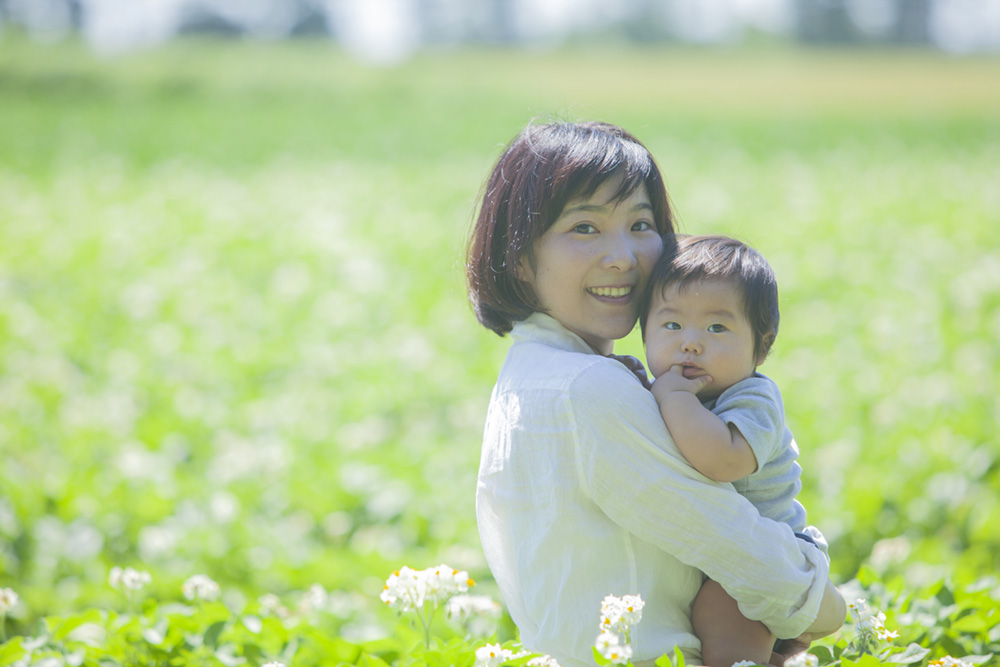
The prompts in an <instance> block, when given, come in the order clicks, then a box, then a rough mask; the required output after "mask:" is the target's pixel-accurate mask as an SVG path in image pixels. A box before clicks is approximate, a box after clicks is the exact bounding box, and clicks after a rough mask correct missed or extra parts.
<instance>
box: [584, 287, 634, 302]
mask: <svg viewBox="0 0 1000 667" xmlns="http://www.w3.org/2000/svg"><path fill="white" fill-rule="evenodd" d="M587 291H588V292H590V293H591V294H593V295H594V296H596V297H599V298H602V299H616V300H625V297H628V298H629V299H631V295H632V286H631V285H626V286H625V287H588V288H587Z"/></svg>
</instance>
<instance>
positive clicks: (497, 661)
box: [476, 644, 514, 667]
mask: <svg viewBox="0 0 1000 667" xmlns="http://www.w3.org/2000/svg"><path fill="white" fill-rule="evenodd" d="M513 659H514V652H513V651H511V650H510V649H506V648H504V647H502V646H500V644H486V645H485V646H480V647H479V648H477V649H476V667H499V666H500V665H502V664H503V663H505V662H507V661H508V660H513Z"/></svg>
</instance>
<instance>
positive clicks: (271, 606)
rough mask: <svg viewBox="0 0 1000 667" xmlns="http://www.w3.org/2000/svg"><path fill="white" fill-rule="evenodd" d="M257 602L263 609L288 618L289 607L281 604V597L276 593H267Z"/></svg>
mask: <svg viewBox="0 0 1000 667" xmlns="http://www.w3.org/2000/svg"><path fill="white" fill-rule="evenodd" d="M257 602H258V603H259V604H260V608H261V610H262V611H264V612H266V613H270V614H274V615H275V616H277V617H278V618H287V617H288V609H286V608H285V605H283V604H281V598H279V597H278V596H277V595H275V594H274V593H265V594H264V595H261V596H260V597H259V598H257Z"/></svg>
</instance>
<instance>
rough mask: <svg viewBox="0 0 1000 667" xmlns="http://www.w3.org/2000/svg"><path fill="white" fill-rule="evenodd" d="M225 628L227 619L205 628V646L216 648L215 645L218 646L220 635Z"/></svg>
mask: <svg viewBox="0 0 1000 667" xmlns="http://www.w3.org/2000/svg"><path fill="white" fill-rule="evenodd" d="M225 628H226V621H216V622H215V623H213V624H212V625H210V626H208V629H207V630H205V639H204V644H205V646H207V647H209V648H211V649H213V650H214V649H215V647H216V646H218V644H219V635H221V634H222V631H223V630H224V629H225Z"/></svg>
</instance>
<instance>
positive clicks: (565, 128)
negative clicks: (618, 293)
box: [465, 122, 673, 336]
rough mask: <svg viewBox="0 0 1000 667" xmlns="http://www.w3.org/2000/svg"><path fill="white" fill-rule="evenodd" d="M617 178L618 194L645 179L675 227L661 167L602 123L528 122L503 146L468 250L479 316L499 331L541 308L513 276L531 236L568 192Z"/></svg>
mask: <svg viewBox="0 0 1000 667" xmlns="http://www.w3.org/2000/svg"><path fill="white" fill-rule="evenodd" d="M619 175H620V176H621V177H622V182H621V185H620V186H619V188H618V191H617V192H616V193H615V196H614V199H615V201H622V200H624V199H627V198H628V197H629V196H630V195H631V194H632V193H633V192H635V190H636V188H638V187H640V186H645V188H646V194H647V195H648V196H649V200H650V203H651V204H652V206H653V217H654V220H655V224H656V228H657V230H658V231H659V232H660V234H661V235H662V236H664V237H665V245H667V244H668V243H669V239H670V238H672V234H673V220H672V216H671V213H670V204H669V201H668V199H667V191H666V187H665V186H664V184H663V177H662V176H661V175H660V170H659V168H658V167H657V166H656V162H655V161H654V160H653V156H652V155H650V154H649V151H648V150H646V147H645V146H643V145H642V144H641V143H640V142H639V140H638V139H636V138H635V137H633V136H632V135H631V134H629V133H628V132H626V131H625V130H623V129H621V128H620V127H616V126H614V125H609V124H607V123H600V122H585V123H551V124H542V125H535V124H530V125H528V127H526V128H525V129H524V130H522V131H521V133H520V134H518V135H517V136H516V137H514V140H513V141H512V142H511V143H510V144H509V145H508V146H507V148H506V150H504V152H503V155H501V156H500V159H499V160H498V161H497V163H496V166H494V167H493V172H492V173H491V174H490V177H489V179H488V180H487V181H486V185H485V189H484V191H483V194H482V201H481V205H480V207H479V215H478V218H477V219H476V222H475V224H474V225H473V227H472V232H471V234H470V236H469V243H468V248H467V257H466V265H465V270H466V280H467V283H468V288H469V298H470V300H471V301H472V306H473V309H474V310H475V313H476V317H477V318H478V319H479V321H480V323H482V324H483V326H485V327H486V328H488V329H491V330H492V331H494V332H496V333H497V334H498V335H500V336H503V335H504V334H506V333H508V332H509V331H510V330H511V328H513V326H514V323H515V322H518V321H520V320H523V319H525V318H526V317H528V316H529V315H531V313H533V312H535V311H536V310H538V306H537V300H536V298H535V294H534V292H533V290H532V288H531V285H530V284H528V283H527V282H525V281H523V280H520V279H519V278H518V276H517V267H518V262H519V261H520V260H521V258H522V257H526V258H527V259H528V261H531V250H532V245H533V244H534V242H535V240H536V239H537V238H538V237H539V236H541V235H542V234H544V233H545V231H546V230H547V229H548V228H549V227H550V226H551V225H552V223H554V222H555V221H556V219H557V218H558V217H559V215H560V214H561V213H562V210H563V208H564V207H565V206H566V203H567V202H568V201H570V200H571V199H575V198H579V197H589V196H591V195H592V194H593V193H594V192H595V191H596V190H597V189H598V188H599V187H601V185H602V184H603V183H604V182H605V181H607V180H608V179H609V178H611V177H613V176H619Z"/></svg>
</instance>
